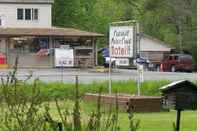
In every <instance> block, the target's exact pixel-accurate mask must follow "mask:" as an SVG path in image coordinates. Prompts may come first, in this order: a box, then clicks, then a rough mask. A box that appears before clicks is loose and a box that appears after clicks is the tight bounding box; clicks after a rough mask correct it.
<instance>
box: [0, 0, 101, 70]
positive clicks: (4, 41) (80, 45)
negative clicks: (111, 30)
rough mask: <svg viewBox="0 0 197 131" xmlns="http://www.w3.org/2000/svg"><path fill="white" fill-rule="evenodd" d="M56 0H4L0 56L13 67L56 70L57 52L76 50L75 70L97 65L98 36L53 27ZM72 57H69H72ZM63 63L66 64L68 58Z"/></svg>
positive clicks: (0, 3) (1, 2) (0, 5)
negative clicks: (15, 61)
mask: <svg viewBox="0 0 197 131" xmlns="http://www.w3.org/2000/svg"><path fill="white" fill-rule="evenodd" d="M53 2H54V1H53V0H0V53H1V54H3V55H4V56H5V59H6V64H7V65H8V66H9V67H12V66H13V64H14V60H15V58H16V56H18V58H19V65H18V66H19V67H21V68H25V67H29V68H32V67H35V68H36V67H39V68H41V67H43V68H45V67H56V65H55V59H56V58H55V55H54V54H55V51H56V49H60V48H61V49H64V50H65V51H67V50H73V51H72V52H73V54H72V55H73V56H74V57H73V60H72V61H73V63H74V64H73V66H72V67H93V66H95V65H96V64H97V51H96V50H97V46H96V39H97V37H100V36H102V35H101V34H98V33H93V32H86V31H81V30H77V29H73V28H57V27H53V26H52V4H53ZM68 57H69V56H68ZM62 58H64V60H63V63H66V59H67V58H66V56H62Z"/></svg>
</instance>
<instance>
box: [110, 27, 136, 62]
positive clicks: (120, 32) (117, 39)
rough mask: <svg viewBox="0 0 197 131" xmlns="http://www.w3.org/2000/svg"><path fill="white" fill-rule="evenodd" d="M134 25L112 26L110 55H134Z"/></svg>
mask: <svg viewBox="0 0 197 131" xmlns="http://www.w3.org/2000/svg"><path fill="white" fill-rule="evenodd" d="M133 34H134V33H133V26H112V27H110V36H109V39H110V40H109V42H110V45H109V47H110V56H111V57H115V58H129V57H133V45H134V44H133V43H134V40H133Z"/></svg>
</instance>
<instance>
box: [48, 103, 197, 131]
mask: <svg viewBox="0 0 197 131" xmlns="http://www.w3.org/2000/svg"><path fill="white" fill-rule="evenodd" d="M50 105H51V112H52V114H53V115H54V116H57V114H58V113H57V112H56V109H55V106H54V103H53V102H51V103H50ZM61 105H62V106H61V107H62V109H63V108H65V107H66V108H68V107H69V108H70V109H72V106H73V102H72V101H67V102H66V104H65V103H64V104H62V103H61ZM63 105H64V106H63ZM80 105H81V109H82V121H83V122H84V121H87V116H88V114H90V112H91V111H94V110H96V106H95V104H93V103H84V102H83V101H82V102H81V104H80ZM103 110H107V108H106V107H103ZM134 119H136V120H140V129H139V130H138V131H173V122H176V111H175V110H171V111H170V112H158V113H135V114H134ZM196 123H197V111H183V112H182V117H181V131H196V130H197V124H196ZM119 126H120V128H121V131H129V130H128V129H129V120H128V114H127V113H125V112H122V111H120V113H119Z"/></svg>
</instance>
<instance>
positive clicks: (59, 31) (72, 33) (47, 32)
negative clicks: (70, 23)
mask: <svg viewBox="0 0 197 131" xmlns="http://www.w3.org/2000/svg"><path fill="white" fill-rule="evenodd" d="M3 36H4V37H15V36H62V37H64V36H68V37H80V36H82V37H83V36H84V37H101V36H103V35H102V34H99V33H94V32H87V31H82V30H78V29H74V28H57V27H52V28H0V37H3Z"/></svg>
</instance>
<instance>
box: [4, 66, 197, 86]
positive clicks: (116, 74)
mask: <svg viewBox="0 0 197 131" xmlns="http://www.w3.org/2000/svg"><path fill="white" fill-rule="evenodd" d="M10 71H11V70H0V76H1V77H3V78H6V75H7V74H9V72H10ZM30 74H32V77H31V79H30V81H32V80H34V79H37V78H38V79H40V80H42V81H44V82H56V81H63V82H73V83H74V82H75V76H76V75H78V76H79V82H81V83H90V82H93V81H97V82H99V81H106V80H108V78H109V74H108V73H97V72H96V71H95V70H94V69H20V70H18V73H17V77H18V78H19V79H21V80H24V79H26V78H27V77H28V76H29V75H30ZM130 79H132V80H137V71H136V70H126V69H114V70H113V72H112V80H130ZM185 79H186V80H197V73H181V72H176V73H172V72H150V71H145V72H144V80H171V81H176V80H185Z"/></svg>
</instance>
